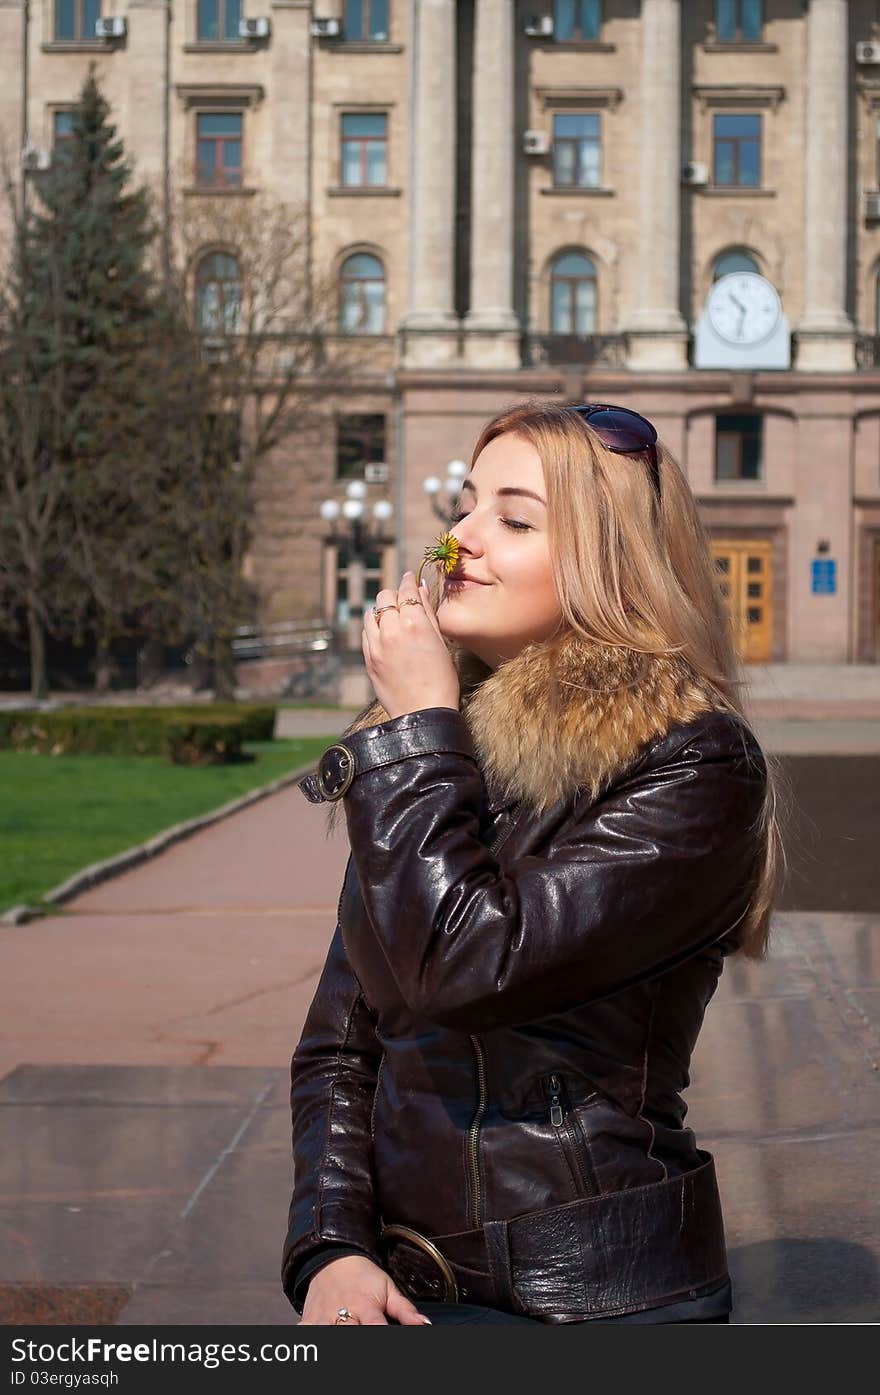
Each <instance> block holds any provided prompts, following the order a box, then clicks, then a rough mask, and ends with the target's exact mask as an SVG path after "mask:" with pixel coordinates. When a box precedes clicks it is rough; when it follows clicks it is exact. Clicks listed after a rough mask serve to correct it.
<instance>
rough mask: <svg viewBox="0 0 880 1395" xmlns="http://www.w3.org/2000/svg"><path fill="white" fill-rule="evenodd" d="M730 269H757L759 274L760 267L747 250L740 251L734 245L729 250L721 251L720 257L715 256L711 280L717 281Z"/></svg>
mask: <svg viewBox="0 0 880 1395" xmlns="http://www.w3.org/2000/svg"><path fill="white" fill-rule="evenodd" d="M731 271H757V272H758V273H759V274H760V267H759V266H758V263H757V262H756V261H755V259H754V257H752V256H750V255H749V253H748V252H741V251H740V250H739V248H738V247H734V248H733V249H732V250H731V251H730V252H722V253H721V256H720V257H716V259H715V265H714V267H713V268H712V280H713V281H717V280H719V278H720V277H722V276H727V275H728V274H729V273H730V272H731Z"/></svg>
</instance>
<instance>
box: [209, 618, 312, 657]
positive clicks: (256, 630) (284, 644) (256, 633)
mask: <svg viewBox="0 0 880 1395" xmlns="http://www.w3.org/2000/svg"><path fill="white" fill-rule="evenodd" d="M333 644H334V630H333V627H332V625H328V623H327V621H326V620H280V621H278V622H277V623H275V624H273V625H264V626H262V627H260V626H256V625H242V626H239V628H238V629H237V630H236V631H235V638H234V639H233V641H232V652H233V654H234V655H235V658H236V659H283V658H288V657H291V656H294V655H297V654H315V653H320V652H322V651H325V650H329V649H332V648H333Z"/></svg>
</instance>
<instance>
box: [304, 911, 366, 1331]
mask: <svg viewBox="0 0 880 1395" xmlns="http://www.w3.org/2000/svg"><path fill="white" fill-rule="evenodd" d="M381 1059H382V1048H381V1045H380V1043H379V1040H378V1038H377V1036H376V1033H375V1018H374V1016H373V1013H372V1012H371V1011H370V1009H369V1008H368V1006H367V1004H366V1003H365V1001H364V998H363V994H362V993H361V989H360V984H359V983H358V981H357V979H356V977H355V975H354V974H353V973H352V970H351V968H350V966H349V963H348V959H347V957H346V954H345V948H344V946H343V943H342V934H341V931H340V927H339V925H338V924H337V927H336V932H335V934H334V936H333V941H332V943H331V946H330V951H329V953H328V955H327V960H326V963H325V965H324V969H323V972H322V974H321V978H320V981H319V983H318V988H317V991H316V993H315V996H314V998H313V1000H312V1004H311V1007H310V1008H309V1011H308V1014H307V1016H306V1021H305V1026H304V1027H303V1032H302V1036H301V1037H300V1041H299V1044H298V1045H297V1047H296V1050H295V1051H294V1054H293V1059H292V1061H291V1066H290V1078H291V1089H290V1103H291V1113H292V1120H293V1173H294V1180H293V1197H292V1200H291V1204H290V1214H289V1218H288V1231H287V1238H286V1240H285V1243H284V1252H283V1257H282V1285H283V1288H284V1292H285V1293H286V1295H287V1297H288V1298H289V1299H290V1302H291V1303H292V1304H293V1306H294V1308H295V1309H296V1311H297V1312H299V1313H302V1302H303V1299H304V1296H305V1294H304V1291H302V1290H301V1291H300V1292H299V1293H296V1292H295V1291H296V1289H297V1286H298V1283H299V1279H300V1270H301V1267H302V1266H303V1265H304V1263H305V1261H306V1260H307V1259H308V1258H309V1257H310V1256H312V1255H313V1254H315V1253H316V1252H317V1251H318V1250H320V1249H322V1248H324V1247H325V1246H326V1244H327V1242H328V1241H339V1242H342V1243H343V1244H347V1245H351V1246H352V1247H353V1248H354V1249H356V1250H359V1251H362V1252H364V1253H365V1254H366V1255H367V1256H368V1257H369V1258H371V1259H374V1260H375V1262H376V1263H377V1264H381V1256H380V1254H379V1251H378V1248H377V1245H378V1235H379V1223H378V1216H377V1210H376V1203H375V1198H374V1193H373V1163H372V1133H371V1127H370V1125H371V1116H372V1110H373V1099H374V1096H375V1092H376V1083H377V1079H378V1073H379V1066H380V1063H381Z"/></svg>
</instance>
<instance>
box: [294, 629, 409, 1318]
mask: <svg viewBox="0 0 880 1395" xmlns="http://www.w3.org/2000/svg"><path fill="white" fill-rule="evenodd" d="M413 609H415V607H413ZM340 1308H348V1310H349V1312H350V1313H351V1314H352V1315H353V1316H354V1317H356V1318H360V1321H361V1325H362V1326H363V1327H387V1326H388V1318H389V1317H392V1318H394V1319H395V1320H396V1321H397V1322H399V1323H401V1324H402V1325H403V1326H404V1327H423V1326H426V1325H427V1326H430V1321H429V1319H428V1318H426V1317H423V1316H422V1314H421V1313H420V1312H419V1310H418V1308H417V1307H416V1306H415V1304H414V1303H411V1302H410V1301H409V1299H408V1298H405V1297H404V1295H403V1294H402V1293H401V1291H400V1289H399V1288H398V1287H397V1285H396V1284H395V1283H394V1281H393V1279H391V1278H390V1277H389V1275H388V1274H386V1273H385V1270H384V1269H380V1268H379V1266H378V1264H374V1263H373V1261H372V1260H371V1259H367V1257H366V1255H343V1256H342V1258H341V1259H333V1260H331V1261H330V1263H329V1264H325V1265H324V1267H323V1269H319V1270H318V1272H317V1274H315V1275H314V1277H313V1278H312V1279H310V1280H309V1287H308V1289H307V1291H306V1301H305V1303H304V1304H303V1313H302V1317H301V1318H300V1320H299V1326H300V1327H303V1326H306V1327H319V1326H323V1327H326V1326H329V1325H331V1324H333V1323H335V1322H336V1319H337V1317H338V1316H339V1309H340ZM340 1325H341V1326H343V1327H354V1326H355V1324H354V1323H349V1322H346V1323H342V1324H340Z"/></svg>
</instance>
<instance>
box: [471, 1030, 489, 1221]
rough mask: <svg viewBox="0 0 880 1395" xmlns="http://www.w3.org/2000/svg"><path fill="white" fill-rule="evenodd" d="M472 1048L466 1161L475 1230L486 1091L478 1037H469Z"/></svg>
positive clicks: (479, 1205) (480, 1199) (480, 1043)
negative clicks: (472, 1103) (472, 1098)
mask: <svg viewBox="0 0 880 1395" xmlns="http://www.w3.org/2000/svg"><path fill="white" fill-rule="evenodd" d="M471 1041H472V1043H473V1047H474V1055H475V1056H476V1058H477V1112H476V1114H475V1115H474V1118H473V1123H472V1124H471V1126H470V1128H469V1129H468V1137H467V1159H468V1184H469V1185H468V1218H469V1220H470V1222H471V1225H472V1226H473V1227H474V1228H476V1227H477V1226H478V1225H480V1224H482V1218H481V1214H480V1213H481V1210H482V1198H481V1194H480V1155H479V1139H480V1125H481V1123H482V1122H483V1115H484V1114H485V1113H486V1104H487V1102H488V1091H487V1089H486V1058H485V1055H484V1053H483V1043H482V1042H481V1041H480V1038H479V1037H476V1036H471Z"/></svg>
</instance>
